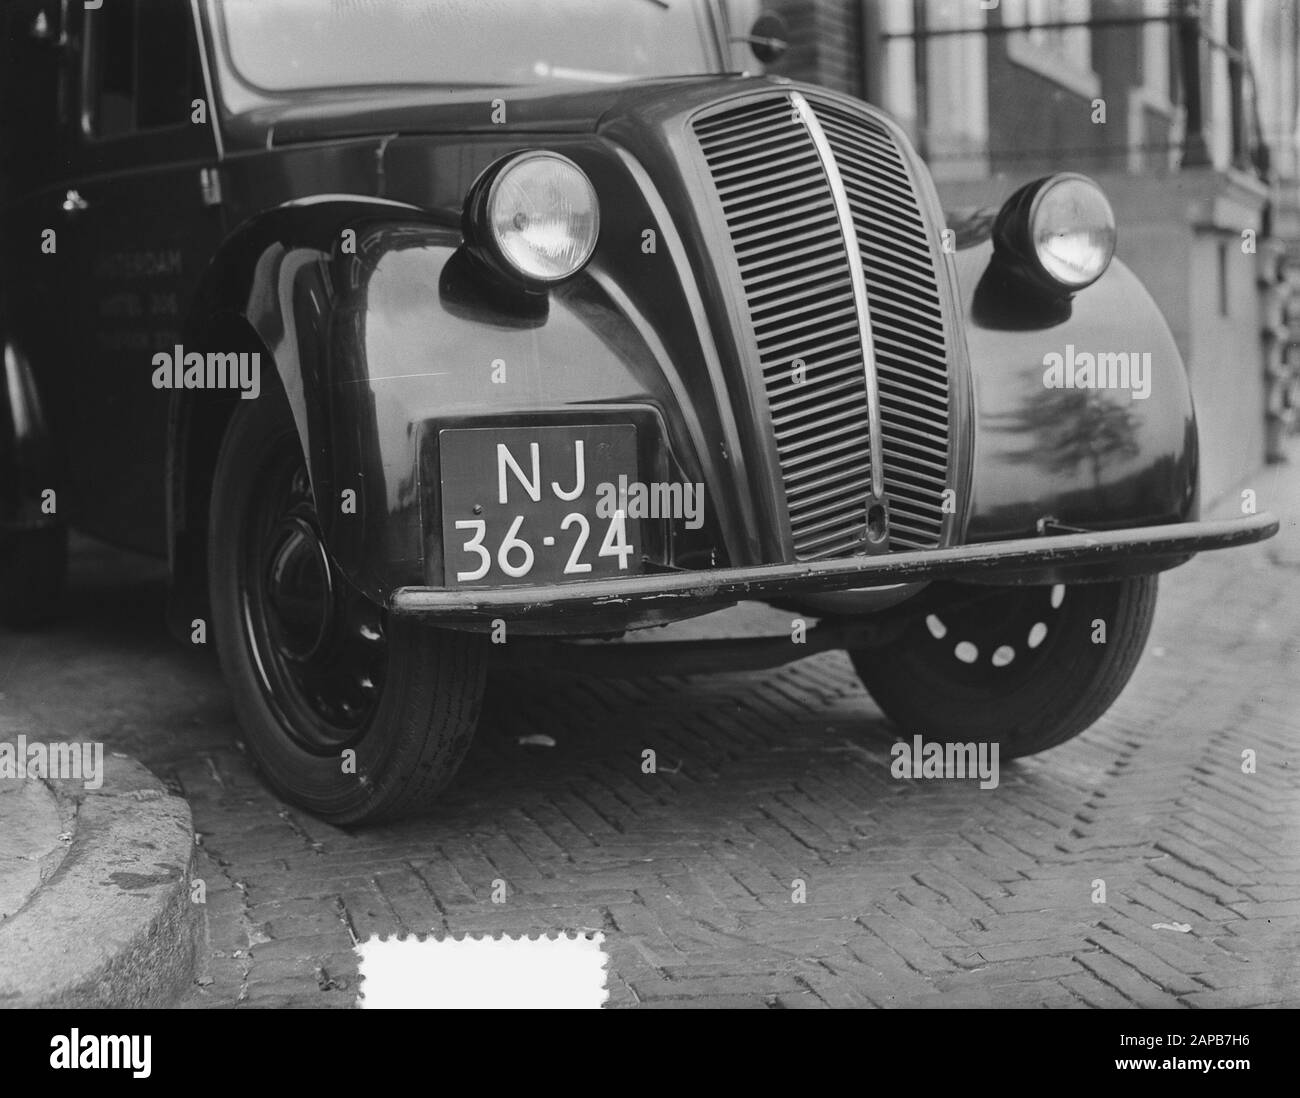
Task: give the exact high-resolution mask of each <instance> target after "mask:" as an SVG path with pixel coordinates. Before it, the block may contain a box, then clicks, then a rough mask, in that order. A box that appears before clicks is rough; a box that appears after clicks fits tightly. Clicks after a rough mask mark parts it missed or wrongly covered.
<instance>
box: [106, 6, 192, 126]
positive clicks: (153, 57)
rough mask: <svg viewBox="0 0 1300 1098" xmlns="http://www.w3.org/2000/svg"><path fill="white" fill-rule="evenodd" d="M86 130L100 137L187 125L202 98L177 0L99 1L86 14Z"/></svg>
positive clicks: (186, 15)
mask: <svg viewBox="0 0 1300 1098" xmlns="http://www.w3.org/2000/svg"><path fill="white" fill-rule="evenodd" d="M86 41H87V45H88V47H89V48H88V52H87V60H88V64H87V68H86V90H87V96H86V104H85V106H86V130H87V132H88V133H89V134H91V135H92V136H94V137H99V138H112V137H123V136H126V135H129V134H134V133H140V132H144V131H148V130H159V129H167V128H169V127H173V126H181V125H187V124H188V123H189V120H190V111H191V105H192V103H193V101H194V100H195V99H197V98H202V96H203V83H202V75H201V72H200V69H199V62H198V51H197V45H196V42H195V39H194V32H193V29H192V28H191V26H190V7H189V5H188V4H186V3H184V2H183V0H105V3H104V6H103V7H102V8H100V9H98V10H95V11H90V12H88V13H87V24H86Z"/></svg>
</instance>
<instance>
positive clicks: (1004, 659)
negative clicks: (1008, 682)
mask: <svg viewBox="0 0 1300 1098" xmlns="http://www.w3.org/2000/svg"><path fill="white" fill-rule="evenodd" d="M1015 658H1016V650H1015V649H1014V648H1012V647H1011V646H1010V645H1008V644H1004V645H1002V646H1001V647H1000V648H999V649H998V650H997V651H996V652H994V653H993V666H994V667H1006V665H1007V664H1009V663H1010V662H1011V661H1012V660H1014V659H1015Z"/></svg>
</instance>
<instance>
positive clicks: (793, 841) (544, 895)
mask: <svg viewBox="0 0 1300 1098" xmlns="http://www.w3.org/2000/svg"><path fill="white" fill-rule="evenodd" d="M1260 484H1261V486H1262V487H1261V488H1260V489H1259V495H1260V506H1261V507H1269V508H1271V509H1273V510H1275V511H1279V512H1289V513H1290V514H1292V515H1297V514H1300V474H1297V473H1296V472H1295V471H1292V470H1287V471H1286V472H1285V473H1283V474H1275V473H1274V472H1273V471H1269V472H1267V473H1261V474H1260ZM77 564H78V573H79V576H80V578H79V579H78V581H77V588H76V591H77V594H78V595H79V602H78V604H77V605H75V606H73V607H72V608H71V609H70V612H69V616H68V619H67V621H66V622H65V623H64V624H63V625H61V626H60V627H58V628H57V629H55V630H54V631H53V632H50V633H46V634H42V635H39V636H35V637H21V638H20V637H16V636H14V635H11V634H2V633H0V707H3V708H4V710H5V712H6V713H7V714H9V716H10V718H11V723H12V722H13V721H19V722H21V723H24V724H25V725H26V726H27V728H28V730H29V735H33V734H35V735H43V736H48V737H53V736H54V735H55V733H56V732H58V733H61V734H63V735H64V736H66V735H71V734H75V735H78V736H87V737H93V738H101V739H103V740H105V741H106V742H107V743H108V744H109V745H110V746H111V747H112V748H113V749H116V750H125V751H129V752H131V753H133V754H135V755H136V756H137V757H139V758H141V759H142V761H144V762H145V763H147V764H148V765H150V766H151V767H152V768H153V769H154V770H155V772H157V773H158V774H160V775H161V776H162V777H163V778H164V779H165V780H166V781H167V782H168V783H169V784H171V785H172V786H173V787H174V788H175V789H177V790H178V791H183V792H184V794H185V795H186V796H187V797H188V798H189V800H190V803H191V805H192V806H193V810H194V817H195V823H196V827H197V828H198V830H199V833H200V837H201V844H202V849H201V856H200V864H199V870H198V872H199V875H200V876H202V877H203V878H204V880H205V881H206V882H207V915H208V927H209V946H210V956H209V960H208V963H207V966H206V971H205V973H204V975H203V979H202V985H201V986H199V987H197V988H196V989H195V990H194V992H193V994H192V996H191V998H190V1000H189V1004H188V1005H193V1006H200V1007H202V1006H229V1005H235V1004H241V1005H247V1006H290V1005H292V1006H327V1007H349V1006H353V1005H355V1003H356V999H357V992H358V977H357V969H356V958H355V954H354V953H353V950H352V945H353V942H354V941H355V940H357V939H364V938H366V937H367V936H369V935H374V934H378V935H392V934H403V935H405V934H424V933H429V932H434V933H439V934H442V933H448V932H450V933H455V934H461V933H464V932H475V933H479V932H481V933H501V932H505V933H514V934H519V933H531V934H536V933H545V932H551V931H555V930H560V929H566V928H569V929H579V928H591V929H598V930H603V931H604V932H605V935H606V948H607V950H608V952H609V954H610V963H609V966H608V969H609V973H610V977H609V992H610V999H609V1002H610V1005H613V1006H631V1005H637V1004H640V1005H643V1006H649V1007H679V1006H752V1007H804V1006H944V1007H949V1006H1035V1007H1083V1006H1097V1007H1109V1006H1121V1007H1122V1006H1134V1005H1138V1006H1187V1007H1205V1006H1266V1005H1290V1006H1297V1005H1300V747H1298V746H1297V745H1298V744H1300V736H1298V735H1297V734H1298V733H1300V682H1298V676H1297V670H1298V669H1300V583H1298V582H1297V580H1300V528H1297V527H1296V525H1295V523H1294V520H1292V522H1291V523H1290V525H1289V528H1288V532H1287V536H1286V539H1285V540H1284V541H1274V542H1271V543H1268V544H1266V545H1263V546H1257V547H1252V548H1248V549H1244V550H1238V551H1235V552H1230V553H1212V554H1205V555H1202V556H1200V557H1198V558H1197V559H1196V560H1194V561H1193V562H1192V563H1191V564H1189V565H1187V566H1185V567H1183V568H1180V569H1177V570H1175V571H1174V572H1172V573H1168V574H1167V575H1166V576H1165V577H1164V579H1163V580H1162V585H1161V596H1160V602H1159V607H1158V610H1157V616H1156V624H1155V629H1154V632H1153V636H1152V639H1151V642H1150V645H1149V646H1148V650H1147V654H1146V656H1145V657H1144V659H1143V662H1142V664H1141V666H1140V668H1139V670H1138V673H1137V675H1136V677H1135V678H1134V680H1133V682H1132V683H1131V684H1130V686H1129V688H1128V689H1127V691H1126V692H1125V693H1124V695H1123V696H1122V698H1121V699H1120V701H1119V702H1118V704H1117V705H1116V706H1115V707H1114V708H1113V709H1112V710H1111V711H1110V713H1108V714H1107V715H1106V716H1105V717H1104V718H1103V719H1102V720H1101V721H1100V722H1099V723H1098V724H1097V725H1096V726H1095V727H1094V728H1093V729H1092V730H1090V731H1089V732H1088V733H1086V734H1085V735H1084V736H1083V737H1081V738H1079V739H1077V740H1075V741H1073V742H1071V743H1070V744H1067V745H1065V746H1063V747H1060V748H1057V749H1056V750H1053V751H1051V752H1049V753H1047V754H1045V755H1042V756H1039V757H1037V758H1032V759H1027V760H1022V761H1019V762H1017V763H1013V764H1004V765H1003V768H1002V775H1001V784H1000V786H999V787H998V788H997V789H993V790H981V789H979V787H978V783H977V782H974V781H972V782H959V781H896V780H894V779H893V778H891V777H890V775H889V763H890V761H891V760H890V755H889V748H890V745H891V744H892V743H893V741H894V733H893V731H892V729H891V727H890V726H889V725H888V723H887V722H886V721H885V720H884V718H883V717H882V716H881V715H880V712H879V710H878V709H876V707H875V706H874V705H873V704H872V703H871V701H870V699H869V698H868V696H867V695H866V694H865V693H864V691H863V690H862V688H861V687H860V686H859V685H858V683H857V680H856V677H855V676H854V674H853V672H852V670H851V668H850V666H849V663H848V661H847V659H846V658H845V657H844V656H842V655H841V654H839V653H835V654H830V655H822V656H817V657H813V658H811V659H808V660H805V661H803V662H801V663H799V664H795V665H792V666H790V667H787V668H784V669H782V670H779V671H765V672H756V673H746V674H726V675H717V676H710V677H696V678H689V679H654V678H647V679H642V680H638V681H633V682H626V683H620V682H608V681H598V680H586V679H581V678H574V677H561V676H554V675H536V674H528V675H520V674H514V675H511V676H510V677H509V678H508V679H507V678H505V677H504V676H500V677H498V678H497V679H496V680H495V687H496V689H495V691H494V695H493V701H492V703H491V704H490V708H489V714H488V717H487V719H486V721H485V724H484V727H483V730H482V732H481V734H480V737H479V740H478V742H477V744H476V746H475V748H474V749H473V751H472V752H471V755H470V757H469V760H468V762H467V764H466V765H465V767H464V769H463V771H462V772H461V775H460V777H459V779H458V780H457V781H456V783H455V784H454V786H453V788H452V789H451V790H450V791H449V793H448V795H447V796H446V798H445V800H444V802H443V803H442V805H441V807H440V809H439V810H438V811H437V812H436V813H435V814H433V815H431V816H429V817H426V818H424V819H421V820H416V821H411V822H408V823H403V824H401V825H394V826H388V827H383V828H376V829H371V830H367V831H361V832H354V833H347V832H344V831H341V830H338V829H335V828H332V827H329V826H327V825H324V824H321V823H320V822H318V821H316V820H314V819H312V818H310V817H307V816H305V815H303V814H301V813H298V812H296V811H292V810H289V809H287V808H286V807H285V806H284V805H282V804H281V803H279V802H278V801H277V800H276V799H275V798H274V797H273V796H271V795H270V794H268V793H267V792H266V790H265V789H264V788H263V787H262V786H261V785H260V784H259V782H258V780H257V778H256V776H255V775H254V773H253V771H252V769H251V767H250V765H249V763H248V762H247V760H246V759H245V758H244V756H243V755H242V754H241V753H240V751H239V750H238V749H237V748H236V747H235V746H234V743H233V738H234V737H233V722H232V714H231V710H230V706H229V702H228V699H227V696H226V692H225V689H224V686H223V685H222V683H221V681H220V678H219V676H218V674H217V671H216V668H215V662H214V661H213V660H212V659H211V658H210V657H208V656H207V655H205V654H195V653H192V652H188V651H185V650H181V649H178V648H176V647H174V646H173V645H172V644H171V642H169V641H168V640H167V639H166V637H165V636H164V635H163V633H162V630H161V627H160V626H159V624H158V622H159V621H160V620H161V607H162V596H163V592H162V588H161V586H160V583H159V572H158V570H157V568H155V567H154V566H152V565H148V564H142V563H140V562H137V561H134V560H132V559H130V558H127V557H122V556H118V555H117V554H114V553H112V552H110V551H108V550H100V549H92V548H90V547H87V546H83V547H82V548H81V550H80V551H79V554H78V561H77ZM534 733H545V734H546V735H548V736H550V737H552V738H554V740H555V741H556V746H555V747H553V748H547V747H538V746H524V745H520V744H519V742H518V741H519V739H520V738H521V737H524V736H528V735H530V734H534ZM645 748H653V749H654V750H655V751H656V752H657V756H658V762H659V772H658V773H657V774H653V775H647V774H643V773H642V772H641V759H642V755H641V753H642V751H643V750H644V749H645ZM1245 749H1250V750H1253V751H1255V752H1256V755H1257V771H1256V773H1254V774H1246V773H1243V772H1242V769H1241V759H1242V751H1243V750H1245ZM497 880H504V881H505V882H506V888H507V892H506V899H505V902H504V903H500V904H495V903H492V902H491V895H492V891H493V882H494V881H497ZM796 881H802V882H804V886H805V891H806V902H804V903H795V902H792V893H793V890H794V884H795V882H796ZM1099 881H1100V882H1104V886H1105V893H1106V895H1105V902H1104V903H1094V902H1093V897H1094V895H1095V893H1096V888H1097V885H1096V883H1095V882H1099ZM1155 923H1166V924H1185V925H1187V926H1189V927H1190V931H1188V932H1186V933H1180V932H1178V931H1176V930H1163V929H1162V930H1154V929H1152V924H1155Z"/></svg>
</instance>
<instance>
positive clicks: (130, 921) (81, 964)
mask: <svg viewBox="0 0 1300 1098" xmlns="http://www.w3.org/2000/svg"><path fill="white" fill-rule="evenodd" d="M104 772H105V777H104V783H103V785H102V787H101V788H99V789H97V790H87V789H85V788H83V786H82V783H80V782H50V783H49V785H50V786H51V788H52V789H53V790H54V791H55V793H56V795H57V796H58V798H59V801H60V805H61V807H62V808H63V809H64V811H65V812H66V813H68V814H69V815H71V816H73V819H74V823H73V824H72V841H71V844H70V845H69V847H68V850H67V853H66V855H65V857H64V858H63V861H62V863H61V864H60V865H59V866H58V868H57V870H55V872H54V873H53V874H52V875H51V876H50V877H49V879H48V880H46V881H44V882H43V883H42V884H41V886H40V887H39V888H38V889H37V890H36V891H35V893H34V894H33V895H32V896H31V897H30V898H29V899H28V900H27V902H26V903H25V904H24V905H23V906H22V907H21V908H20V909H19V910H18V911H17V912H16V913H15V914H14V915H13V916H12V917H11V918H9V919H6V920H5V921H4V922H3V923H0V1007H23V1008H39V1007H158V1006H166V1005H169V1004H171V1003H173V1002H174V1001H175V1000H176V998H177V997H178V996H179V995H180V994H181V993H183V992H184V991H185V990H187V989H188V988H189V986H190V985H191V983H192V982H193V979H194V973H195V965H196V959H197V955H198V947H199V943H200V940H201V937H202V933H203V919H202V915H201V908H200V907H199V905H196V904H193V903H191V901H190V881H191V877H192V875H193V868H194V824H193V820H192V818H191V816H190V808H189V805H188V804H186V802H185V801H184V800H182V799H181V798H179V797H174V796H172V795H171V794H169V793H168V792H167V790H166V789H165V788H164V787H163V785H162V783H161V782H160V781H159V780H158V779H157V778H155V777H154V776H153V775H152V774H151V773H150V772H149V771H148V770H146V769H145V768H144V767H143V766H141V765H140V764H139V763H137V762H135V761H134V760H132V759H128V758H126V757H125V756H120V755H109V756H107V757H105V759H104Z"/></svg>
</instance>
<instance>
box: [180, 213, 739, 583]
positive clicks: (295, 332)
mask: <svg viewBox="0 0 1300 1098" xmlns="http://www.w3.org/2000/svg"><path fill="white" fill-rule="evenodd" d="M394 206H395V204H393V203H368V202H349V203H346V204H343V203H336V204H318V205H303V206H299V207H296V208H294V209H292V210H282V211H280V214H281V215H280V216H279V217H277V218H276V219H274V220H273V221H269V222H265V223H263V224H261V225H253V226H250V227H248V228H247V229H246V230H244V231H243V232H242V233H241V234H239V238H238V239H235V240H232V242H231V245H230V246H229V248H228V252H227V254H226V255H225V256H224V257H223V260H222V261H221V262H219V264H218V267H217V268H216V269H214V272H212V274H211V277H210V286H211V287H212V292H211V293H209V294H208V295H206V297H205V298H204V299H203V300H202V302H201V304H200V305H199V307H198V313H199V315H200V316H203V317H210V316H214V315H233V316H235V317H237V318H239V319H240V320H241V321H243V322H246V323H247V325H248V326H249V327H250V328H251V329H252V331H253V332H255V333H256V335H257V338H258V340H259V342H260V343H261V344H262V345H263V346H264V347H265V348H266V350H267V351H268V352H269V353H270V356H271V359H272V364H273V366H274V370H275V372H276V374H277V375H278V378H279V381H280V385H281V387H282V388H283V391H284V395H285V397H286V398H287V400H288V403H289V406H290V408H291V409H292V412H293V416H294V420H295V423H296V425H297V428H298V433H299V437H300V439H301V442H302V446H303V453H304V456H305V458H306V461H307V465H308V470H309V473H310V478H311V483H312V489H313V492H314V495H315V498H316V505H317V510H318V513H319V516H320V521H321V526H322V532H323V534H324V537H325V540H326V544H327V545H328V547H329V551H330V554H331V556H332V557H333V559H334V560H335V562H336V563H337V564H338V566H339V567H340V569H341V570H342V571H343V572H344V574H345V575H347V576H348V578H349V579H350V580H351V581H352V582H353V583H354V584H356V585H357V586H358V587H359V588H360V589H361V590H362V591H363V592H365V593H366V594H367V595H368V596H370V597H371V598H373V599H375V600H376V601H383V600H385V599H386V598H387V596H388V595H389V594H390V593H391V592H392V591H393V590H395V589H397V588H399V587H403V586H410V585H427V584H438V583H440V582H441V575H442V553H441V544H440V534H441V523H440V521H439V518H438V516H439V513H440V506H441V502H440V495H439V477H438V453H437V434H438V429H439V428H443V427H447V426H473V425H475V424H476V423H477V422H480V421H481V422H486V421H488V420H490V421H491V422H492V424H494V425H497V426H510V425H513V424H515V423H519V424H524V423H527V424H536V423H539V422H554V423H566V422H567V423H592V422H601V421H603V420H609V419H618V420H620V421H623V422H627V421H629V420H630V421H631V422H633V423H635V424H636V426H637V428H638V442H639V454H638V458H639V467H640V471H641V474H642V479H652V478H653V479H656V480H668V481H671V480H688V481H704V480H705V479H706V475H705V473H704V472H703V471H702V468H701V464H700V459H699V454H700V453H701V452H702V450H703V449H705V448H706V446H707V442H706V440H705V439H704V438H703V429H702V428H701V427H700V426H699V424H698V421H697V419H696V417H695V416H694V414H693V412H691V410H690V402H689V400H688V399H687V398H686V396H685V395H684V393H683V391H682V389H681V384H680V379H679V378H678V377H677V374H676V372H675V371H674V370H673V368H672V365H671V363H670V362H669V361H668V360H667V355H666V352H665V351H664V349H663V348H662V347H661V346H656V345H655V344H656V339H655V337H654V333H653V331H652V330H651V329H650V328H649V326H648V325H645V324H641V323H638V320H637V317H636V316H635V315H634V311H635V310H634V307H633V306H632V304H631V301H630V299H628V298H627V297H626V296H625V295H621V294H620V291H619V287H618V285H617V282H616V281H614V280H611V279H609V278H606V277H604V275H603V272H602V271H601V270H600V269H599V268H598V267H597V266H596V265H593V268H592V269H590V270H588V271H585V272H583V273H582V274H580V275H578V276H576V277H575V278H574V279H572V280H571V281H569V282H567V283H565V284H563V285H562V286H560V287H557V288H555V289H553V290H552V291H551V293H550V294H549V295H548V296H547V297H546V298H545V299H543V301H542V303H541V305H540V308H539V309H536V310H533V311H531V312H530V311H528V310H521V309H519V308H518V307H517V303H515V304H511V303H504V302H498V301H497V300H496V299H494V298H493V297H492V295H491V293H490V292H489V290H488V288H487V287H486V285H485V284H484V283H483V282H482V281H481V280H480V279H478V278H477V276H476V275H475V274H473V273H472V272H471V271H470V270H469V269H468V266H467V264H466V261H465V256H464V253H463V251H462V250H461V243H462V238H461V233H460V229H459V227H458V226H454V225H451V224H447V223H445V222H441V221H439V220H438V219H437V218H436V217H435V216H432V215H424V214H422V213H421V212H420V211H418V210H415V209H414V208H413V207H402V208H401V209H394V208H393V207H394ZM346 230H351V233H350V234H348V236H345V231H346ZM345 240H346V242H347V246H346V247H345V246H344V242H345ZM353 245H355V246H353ZM196 327H198V328H201V327H202V324H198V325H196ZM196 338H197V337H196ZM683 409H685V410H686V413H685V414H683V413H682V410H683ZM485 475H487V476H495V470H485ZM708 479H710V480H711V481H712V482H713V483H716V482H717V481H716V477H712V478H708ZM718 521H720V520H719V518H718V515H717V514H716V512H715V514H713V515H710V516H706V521H705V525H704V528H703V529H702V530H701V531H699V532H698V535H697V538H698V543H699V545H700V546H705V545H713V546H716V545H719V544H723V543H724V541H725V539H722V538H720V537H719V534H718V530H717V527H716V525H715V524H716V522H718ZM667 537H668V534H667V533H666V532H665V531H664V530H660V529H655V528H652V529H650V530H649V531H647V532H646V534H645V546H644V550H645V552H646V553H647V555H648V556H649V557H650V558H651V559H654V560H658V561H660V562H661V563H664V564H669V563H671V562H672V560H673V559H674V556H680V555H681V553H682V551H683V546H682V545H679V544H675V543H674V544H673V545H671V546H670V545H669V544H667V541H666V539H667Z"/></svg>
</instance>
